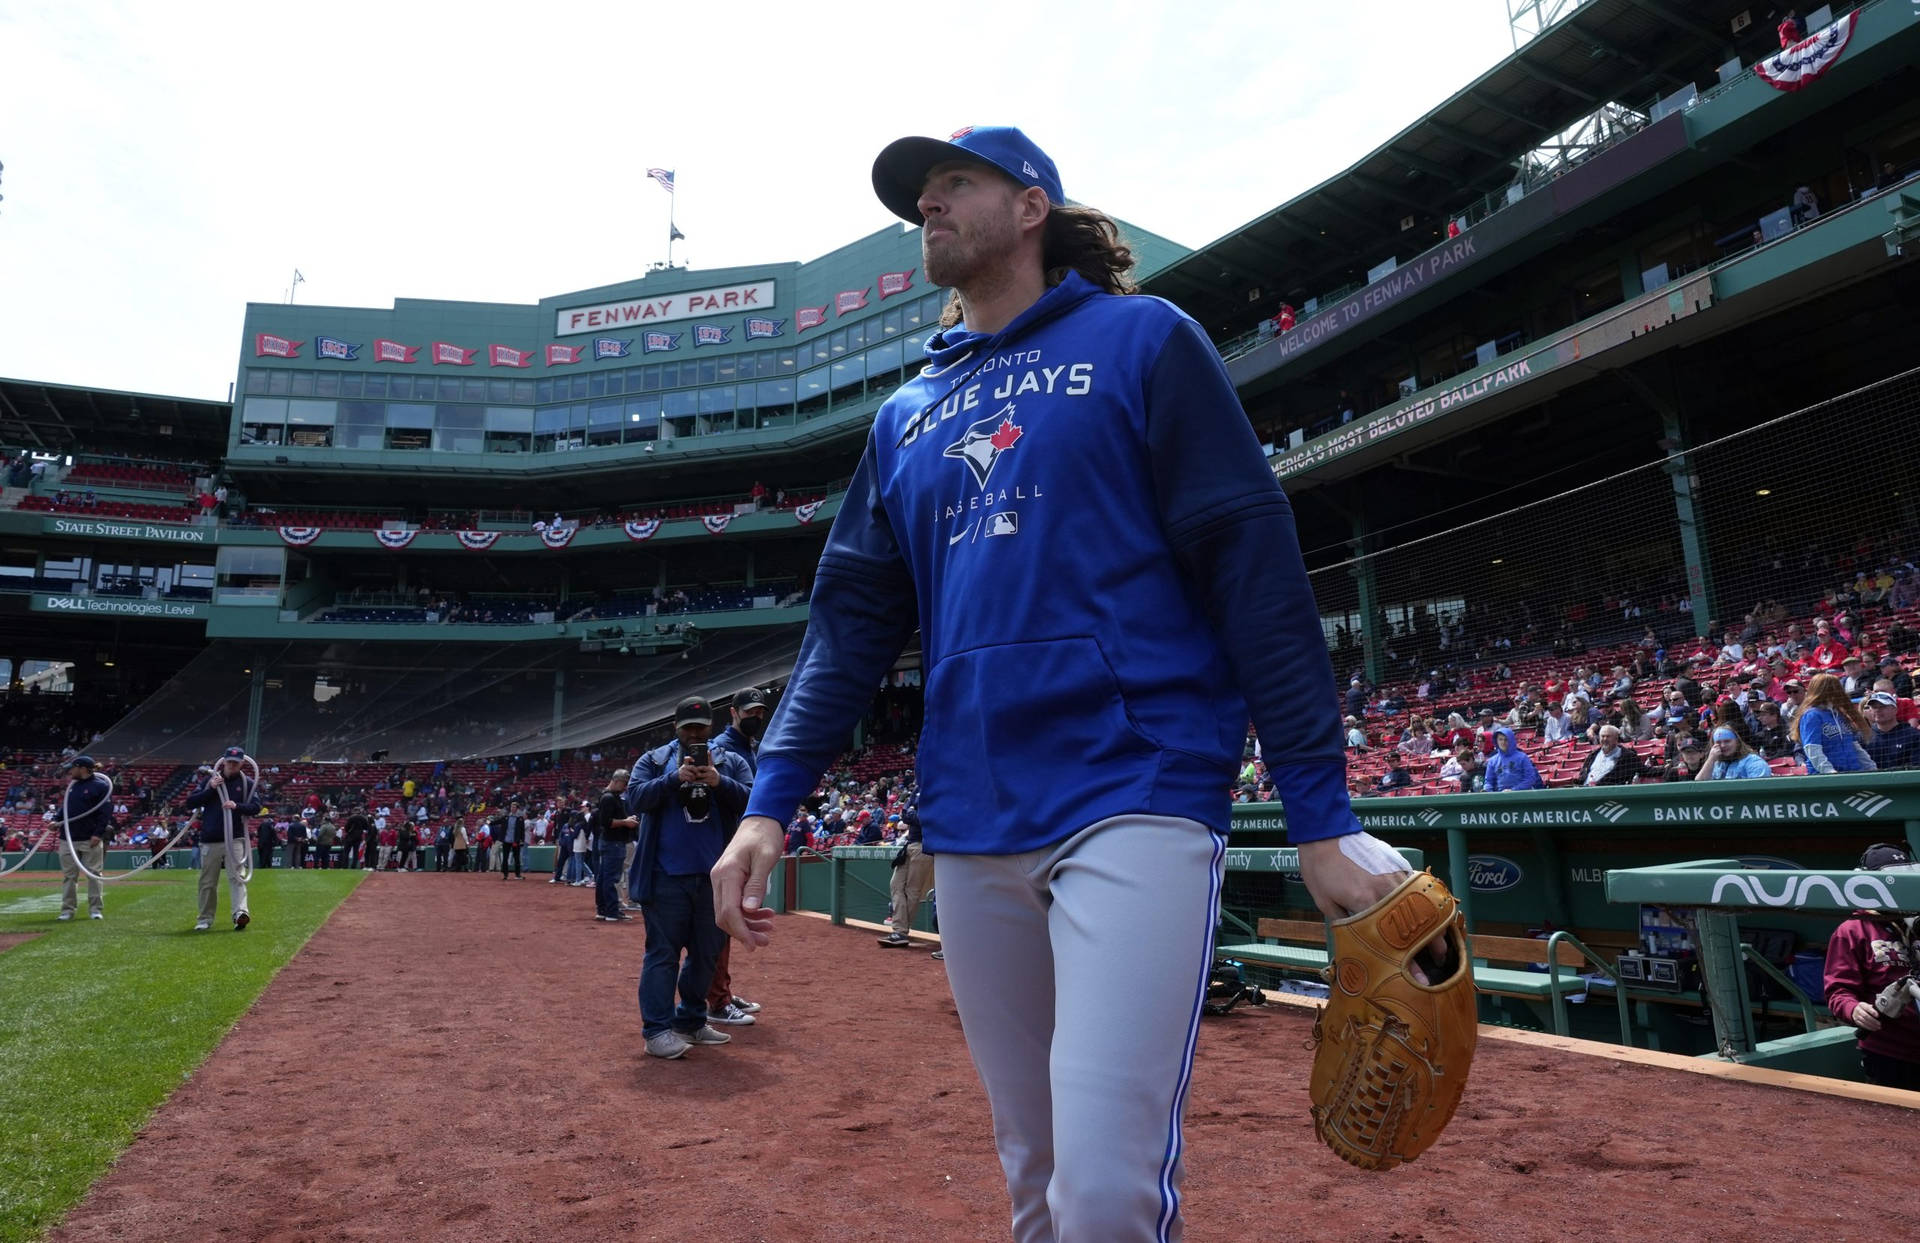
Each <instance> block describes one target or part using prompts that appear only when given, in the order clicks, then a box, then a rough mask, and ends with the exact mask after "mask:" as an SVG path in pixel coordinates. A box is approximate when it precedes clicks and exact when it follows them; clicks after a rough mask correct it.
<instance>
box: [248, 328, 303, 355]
mask: <svg viewBox="0 0 1920 1243" xmlns="http://www.w3.org/2000/svg"><path fill="white" fill-rule="evenodd" d="M305 344H306V342H305V341H290V340H288V339H287V338H286V337H276V336H274V335H273V334H272V333H270V332H256V333H254V334H253V356H254V357H255V358H263V357H264V358H298V357H300V347H301V346H303V345H305Z"/></svg>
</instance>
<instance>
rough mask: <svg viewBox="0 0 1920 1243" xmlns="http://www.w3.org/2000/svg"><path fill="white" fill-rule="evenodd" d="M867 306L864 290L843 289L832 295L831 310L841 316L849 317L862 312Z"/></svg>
mask: <svg viewBox="0 0 1920 1243" xmlns="http://www.w3.org/2000/svg"><path fill="white" fill-rule="evenodd" d="M866 306H867V291H866V290H864V289H843V290H841V291H840V292H839V293H837V294H835V295H833V309H834V311H835V312H837V313H838V314H841V315H851V314H853V313H854V312H855V311H863V310H865V309H866Z"/></svg>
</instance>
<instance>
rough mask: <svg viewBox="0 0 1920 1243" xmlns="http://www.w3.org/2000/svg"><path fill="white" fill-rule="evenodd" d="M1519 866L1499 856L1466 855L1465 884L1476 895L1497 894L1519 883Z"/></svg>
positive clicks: (1520, 873) (1520, 874)
mask: <svg viewBox="0 0 1920 1243" xmlns="http://www.w3.org/2000/svg"><path fill="white" fill-rule="evenodd" d="M1522 875H1524V873H1522V872H1521V871H1520V865H1519V864H1517V863H1515V862H1514V861H1513V860H1511V859H1503V858H1501V857H1500V856H1499V855H1468V856H1467V884H1468V885H1469V886H1471V887H1472V889H1473V890H1474V892H1476V893H1499V892H1500V891H1501V890H1503V889H1511V888H1513V887H1514V886H1515V885H1518V884H1519V883H1520V877H1521V876H1522Z"/></svg>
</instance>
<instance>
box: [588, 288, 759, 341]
mask: <svg viewBox="0 0 1920 1243" xmlns="http://www.w3.org/2000/svg"><path fill="white" fill-rule="evenodd" d="M771 309H773V282H772V281H753V282H751V283H750V284H745V285H716V286H714V287H713V288H712V289H688V290H684V291H682V292H680V293H665V294H661V295H659V296H658V297H652V298H627V299H624V300H623V301H620V302H597V303H595V304H594V305H592V306H575V307H568V308H566V309H565V310H562V311H559V312H557V313H556V314H555V316H554V324H553V335H554V336H556V337H566V336H572V335H574V334H576V333H582V332H604V331H606V330H607V329H610V328H631V327H634V326H636V325H644V324H665V323H671V322H672V321H674V320H676V319H691V318H693V317H694V316H696V315H727V314H732V313H734V312H761V311H768V310H771Z"/></svg>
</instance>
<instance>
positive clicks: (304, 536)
mask: <svg viewBox="0 0 1920 1243" xmlns="http://www.w3.org/2000/svg"><path fill="white" fill-rule="evenodd" d="M276 529H277V530H278V531H279V532H280V540H281V542H282V543H284V544H286V545H287V546H288V547H289V548H305V547H306V546H307V545H308V544H311V543H313V541H315V540H317V539H319V538H320V536H321V534H322V532H323V531H324V530H325V528H323V527H279V528H276Z"/></svg>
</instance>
